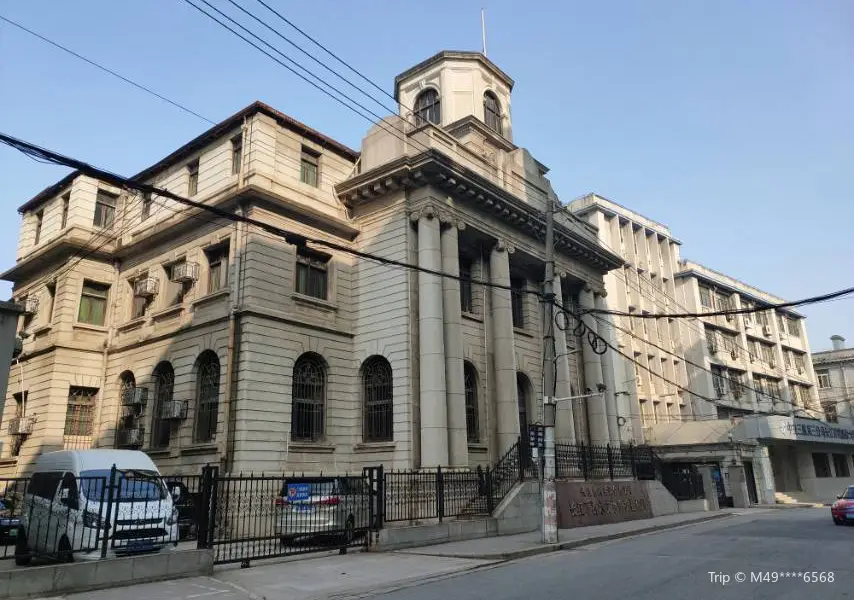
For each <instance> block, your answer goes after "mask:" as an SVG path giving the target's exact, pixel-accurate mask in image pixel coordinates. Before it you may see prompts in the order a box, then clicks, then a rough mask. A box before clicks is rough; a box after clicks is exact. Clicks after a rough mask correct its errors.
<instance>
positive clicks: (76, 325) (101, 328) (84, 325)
mask: <svg viewBox="0 0 854 600" xmlns="http://www.w3.org/2000/svg"><path fill="white" fill-rule="evenodd" d="M73 327H74V329H86V330H88V331H97V332H98V333H107V331H108V329H107V328H106V327H104V326H103V325H90V324H89V323H81V322H79V321H77V322H75V323H74V325H73Z"/></svg>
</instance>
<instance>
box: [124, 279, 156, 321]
mask: <svg viewBox="0 0 854 600" xmlns="http://www.w3.org/2000/svg"><path fill="white" fill-rule="evenodd" d="M144 279H148V273H143V274H142V275H140V276H139V277H137V278H136V279H131V280H130V281H128V284H130V294H131V297H132V298H133V302H132V304H131V315H130V318H131V319H139V318H141V317H144V316H145V315H147V314H148V311H149V309H150V308H151V302H152V300H153V298H152V297H150V296H137V295H136V291H135V288H136V282H137V281H140V280H144Z"/></svg>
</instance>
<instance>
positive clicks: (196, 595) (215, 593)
mask: <svg viewBox="0 0 854 600" xmlns="http://www.w3.org/2000/svg"><path fill="white" fill-rule="evenodd" d="M230 591H231V590H212V591H210V592H203V593H201V594H190V595H189V596H184V598H187V599H189V598H204V597H205V596H218V595H219V594H227V593H228V592H230Z"/></svg>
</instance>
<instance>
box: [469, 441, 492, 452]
mask: <svg viewBox="0 0 854 600" xmlns="http://www.w3.org/2000/svg"><path fill="white" fill-rule="evenodd" d="M487 450H488V448H487V447H486V444H475V443H471V444H469V452H486V451H487Z"/></svg>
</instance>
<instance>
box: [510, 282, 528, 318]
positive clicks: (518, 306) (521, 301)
mask: <svg viewBox="0 0 854 600" xmlns="http://www.w3.org/2000/svg"><path fill="white" fill-rule="evenodd" d="M510 287H511V288H513V290H512V291H511V292H510V307H511V309H512V311H513V327H518V328H519V329H521V328H523V327H524V326H525V293H524V291H523V290H524V289H525V280H524V279H521V278H513V279H511V280H510Z"/></svg>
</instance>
